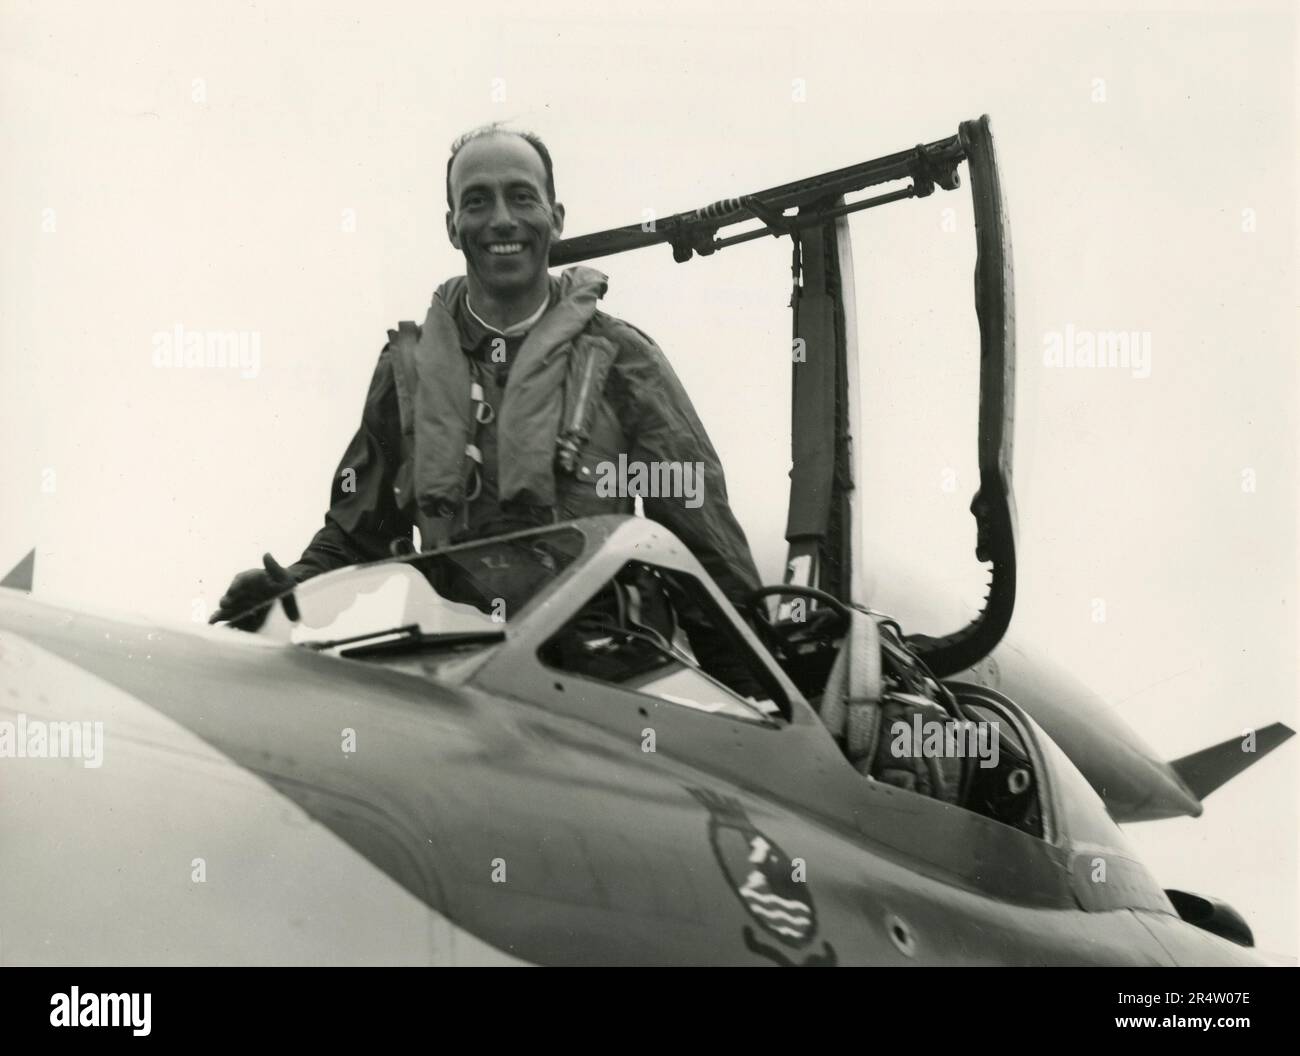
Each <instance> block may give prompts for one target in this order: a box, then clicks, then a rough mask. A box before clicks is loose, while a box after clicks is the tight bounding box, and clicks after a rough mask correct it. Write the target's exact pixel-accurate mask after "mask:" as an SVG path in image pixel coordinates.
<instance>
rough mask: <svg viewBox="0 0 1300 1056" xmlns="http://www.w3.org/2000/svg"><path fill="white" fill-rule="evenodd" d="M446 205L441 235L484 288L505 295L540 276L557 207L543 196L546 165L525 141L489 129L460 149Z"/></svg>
mask: <svg viewBox="0 0 1300 1056" xmlns="http://www.w3.org/2000/svg"><path fill="white" fill-rule="evenodd" d="M451 204H452V208H451V209H450V210H449V211H448V213H447V235H448V237H449V238H450V239H451V244H452V245H453V246H455V247H456V248H457V249H458V250H460V251H461V252H462V253H464V254H465V262H466V265H467V267H468V269H469V272H470V274H472V275H473V276H474V277H475V278H477V279H478V281H479V283H480V284H481V285H482V286H483V288H484V289H485V290H486V291H487V292H488V293H489V294H493V295H496V296H501V297H510V296H512V295H517V294H520V293H525V292H527V291H528V290H531V289H535V288H536V287H537V286H538V285H540V284H541V283H542V282H543V276H544V275H545V274H546V265H547V257H548V255H549V253H550V248H551V242H552V241H553V240H554V239H557V238H559V237H560V233H561V231H562V230H563V228H564V206H562V205H560V204H558V203H556V204H555V205H552V204H551V203H550V201H549V200H548V199H547V195H546V167H545V166H544V165H543V164H542V159H541V156H540V155H539V154H538V153H537V151H535V150H534V149H533V148H532V146H531V145H530V144H529V143H528V142H527V141H526V140H523V139H520V138H519V137H518V136H511V135H504V134H503V135H491V136H483V137H482V138H480V139H475V140H471V141H470V142H469V143H467V144H466V145H465V146H464V147H462V148H461V151H460V153H459V154H457V155H456V160H455V161H454V162H453V163H452V167H451Z"/></svg>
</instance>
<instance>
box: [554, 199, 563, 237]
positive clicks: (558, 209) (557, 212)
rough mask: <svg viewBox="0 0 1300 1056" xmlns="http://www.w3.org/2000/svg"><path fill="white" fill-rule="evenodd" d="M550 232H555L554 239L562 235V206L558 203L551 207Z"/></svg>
mask: <svg viewBox="0 0 1300 1056" xmlns="http://www.w3.org/2000/svg"><path fill="white" fill-rule="evenodd" d="M551 230H552V231H554V232H555V237H556V238H561V237H563V235H564V206H563V204H561V203H560V202H556V203H555V204H554V205H553V206H551Z"/></svg>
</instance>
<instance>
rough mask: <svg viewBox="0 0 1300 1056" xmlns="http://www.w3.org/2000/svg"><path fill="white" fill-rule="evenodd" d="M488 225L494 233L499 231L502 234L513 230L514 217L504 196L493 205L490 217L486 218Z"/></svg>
mask: <svg viewBox="0 0 1300 1056" xmlns="http://www.w3.org/2000/svg"><path fill="white" fill-rule="evenodd" d="M488 223H489V224H491V226H492V229H493V230H494V231H500V232H501V233H502V234H505V233H507V232H509V231H513V230H514V228H515V217H514V214H513V213H512V212H511V211H510V203H509V202H507V201H506V200H505V197H504V196H502V197H499V198H497V199H496V201H495V202H494V203H493V205H492V215H491V216H490V217H489V218H488Z"/></svg>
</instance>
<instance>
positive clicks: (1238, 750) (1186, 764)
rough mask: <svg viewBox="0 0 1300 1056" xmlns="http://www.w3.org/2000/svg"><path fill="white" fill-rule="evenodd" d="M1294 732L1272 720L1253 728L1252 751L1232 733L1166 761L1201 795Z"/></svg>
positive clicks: (1226, 780)
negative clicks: (1219, 742)
mask: <svg viewBox="0 0 1300 1056" xmlns="http://www.w3.org/2000/svg"><path fill="white" fill-rule="evenodd" d="M1294 734H1295V730H1293V729H1291V728H1290V727H1289V726H1287V725H1285V724H1284V723H1281V722H1275V723H1273V724H1272V725H1270V726H1265V727H1264V728H1263V729H1261V730H1256V731H1254V736H1255V740H1254V745H1253V751H1250V750H1247V748H1246V744H1245V738H1243V737H1232V738H1229V739H1228V740H1226V741H1224V742H1223V743H1222V744H1216V745H1214V747H1212V748H1202V749H1201V750H1200V751H1199V752H1193V753H1192V754H1191V755H1185V756H1183V757H1182V758H1181V759H1175V760H1174V761H1173V762H1171V763H1170V764H1169V765H1170V766H1171V767H1173V769H1174V772H1175V773H1176V774H1177V775H1178V776H1179V778H1180V779H1181V780H1182V782H1183V784H1185V785H1186V786H1187V787H1188V789H1190V790H1191V792H1192V794H1193V795H1195V796H1196V798H1197V799H1204V798H1205V797H1206V796H1208V795H1209V794H1210V793H1211V792H1213V791H1214V790H1215V789H1216V788H1218V787H1220V786H1221V785H1226V784H1227V783H1228V782H1229V781H1231V780H1232V779H1233V778H1234V777H1236V776H1237V775H1238V774H1239V773H1241V772H1242V771H1243V770H1245V769H1246V767H1248V766H1250V765H1251V764H1252V763H1257V762H1259V761H1260V760H1261V759H1263V758H1264V756H1266V755H1268V753H1269V752H1271V751H1272V750H1273V749H1274V748H1276V747H1277V746H1278V745H1279V744H1281V743H1282V742H1283V741H1285V740H1287V738H1289V737H1291V736H1293V735H1294Z"/></svg>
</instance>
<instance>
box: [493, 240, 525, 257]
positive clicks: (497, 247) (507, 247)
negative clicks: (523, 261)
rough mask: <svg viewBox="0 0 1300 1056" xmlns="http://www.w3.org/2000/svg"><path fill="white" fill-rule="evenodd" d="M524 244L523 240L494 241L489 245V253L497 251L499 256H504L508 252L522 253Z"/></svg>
mask: <svg viewBox="0 0 1300 1056" xmlns="http://www.w3.org/2000/svg"><path fill="white" fill-rule="evenodd" d="M523 251H524V244H523V243H522V242H493V243H492V244H491V245H490V246H488V252H489V253H495V254H497V256H503V255H504V254H506V253H522V252H523Z"/></svg>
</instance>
